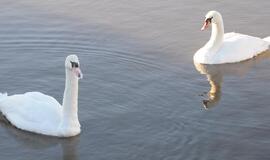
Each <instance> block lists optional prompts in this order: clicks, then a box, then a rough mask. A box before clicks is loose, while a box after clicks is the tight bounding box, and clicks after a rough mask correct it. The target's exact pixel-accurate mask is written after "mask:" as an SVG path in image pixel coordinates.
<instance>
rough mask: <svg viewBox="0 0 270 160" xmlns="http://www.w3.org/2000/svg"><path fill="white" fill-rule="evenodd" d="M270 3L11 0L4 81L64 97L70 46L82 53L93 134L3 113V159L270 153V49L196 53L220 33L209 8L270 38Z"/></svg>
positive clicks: (3, 44)
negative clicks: (201, 61) (201, 60)
mask: <svg viewBox="0 0 270 160" xmlns="http://www.w3.org/2000/svg"><path fill="white" fill-rule="evenodd" d="M269 8H270V1H267V0H257V1H253V0H237V1H235V0H227V1H202V0H198V1H195V0H169V1H162V0H147V1H135V0H129V1H124V0H118V1H115V0H99V1H93V0H90V1H88V0H77V1H72V0H58V1H53V0H50V1H35V0H28V1H15V0H6V1H0V55H1V56H0V62H1V69H0V75H1V76H0V81H1V83H0V92H8V93H9V94H17V93H24V92H28V91H40V92H43V93H45V94H49V95H51V96H53V97H55V98H56V99H57V100H58V101H59V102H61V101H62V94H63V91H64V60H65V57H66V56H67V55H69V54H77V55H78V56H79V58H80V62H81V68H82V72H83V73H84V79H82V80H81V81H80V93H79V120H80V122H81V125H82V133H81V134H80V135H79V136H77V137H74V138H68V139H63V138H52V137H47V136H40V135H36V134H32V133H29V132H24V131H21V130H17V129H16V128H14V127H12V126H11V125H10V124H7V123H5V122H1V123H0V124H1V125H0V140H1V142H0V159H5V160H29V159H39V160H48V159H64V160H180V159H181V160H182V159H185V160H198V159H200V160H217V159H218V160H228V159H230V160H254V159H259V160H263V159H269V158H270V152H269V149H270V123H269V122H270V105H269V104H270V89H269V88H270V70H269V68H270V53H265V54H263V55H262V56H259V57H257V58H256V59H253V60H249V61H246V62H242V63H238V64H226V65H196V66H195V65H194V64H193V54H194V53H195V52H196V50H197V49H199V48H200V47H201V46H203V45H204V43H205V42H206V41H207V40H208V39H209V36H210V32H209V31H206V32H201V31H200V28H201V25H202V22H203V19H204V15H205V13H206V12H207V11H208V10H211V9H215V10H218V11H220V12H221V13H222V14H223V18H224V23H225V31H227V32H230V31H235V32H241V33H245V34H249V35H253V36H258V37H266V36H269V35H270V31H269V28H270V21H269V19H270V10H269ZM236 54H241V53H236ZM196 68H197V69H196ZM210 84H211V85H212V87H214V89H213V90H214V92H212V91H210V89H211V87H210ZM203 102H205V105H204V104H203Z"/></svg>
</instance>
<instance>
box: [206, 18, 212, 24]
mask: <svg viewBox="0 0 270 160" xmlns="http://www.w3.org/2000/svg"><path fill="white" fill-rule="evenodd" d="M212 19H213V17H210V18H207V19H206V20H205V21H206V22H210V23H211V22H212Z"/></svg>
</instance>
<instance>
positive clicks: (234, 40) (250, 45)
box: [193, 11, 270, 64]
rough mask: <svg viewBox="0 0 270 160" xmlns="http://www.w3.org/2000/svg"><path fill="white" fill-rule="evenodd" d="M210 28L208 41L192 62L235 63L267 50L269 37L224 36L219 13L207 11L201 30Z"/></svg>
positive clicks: (269, 41) (231, 34)
mask: <svg viewBox="0 0 270 160" xmlns="http://www.w3.org/2000/svg"><path fill="white" fill-rule="evenodd" d="M210 25H211V26H212V33H211V38H210V40H209V41H208V42H207V43H206V44H205V45H204V46H203V47H202V48H200V49H199V50H198V51H197V52H196V53H195V54H194V57H193V59H194V61H195V62H196V63H202V64H221V63H235V62H240V61H244V60H247V59H250V58H252V57H254V56H256V55H258V54H260V53H262V52H263V51H266V50H268V49H269V45H270V37H267V38H264V39H261V38H258V37H253V36H249V35H244V34H240V33H234V32H230V33H226V34H224V26H223V19H222V16H221V14H220V13H219V12H217V11H209V12H208V13H207V14H206V16H205V21H204V24H203V27H202V28H201V30H205V29H207V28H208V27H209V26H210Z"/></svg>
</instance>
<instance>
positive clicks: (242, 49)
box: [214, 32, 269, 63]
mask: <svg viewBox="0 0 270 160" xmlns="http://www.w3.org/2000/svg"><path fill="white" fill-rule="evenodd" d="M268 47H269V43H268V42H267V41H265V40H263V39H261V38H258V37H253V36H249V35H244V34H239V33H234V32H231V33H226V34H225V35H224V41H223V44H222V47H221V48H220V49H219V51H218V53H216V56H215V60H214V61H215V62H218V63H233V62H240V61H244V60H247V59H250V58H253V57H255V56H256V55H258V54H260V53H262V52H263V51H266V50H267V49H268Z"/></svg>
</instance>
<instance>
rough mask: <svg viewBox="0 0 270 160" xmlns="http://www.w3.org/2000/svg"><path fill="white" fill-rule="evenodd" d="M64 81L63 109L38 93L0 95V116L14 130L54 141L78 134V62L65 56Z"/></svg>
mask: <svg viewBox="0 0 270 160" xmlns="http://www.w3.org/2000/svg"><path fill="white" fill-rule="evenodd" d="M65 70H66V81H65V90H64V97H63V105H61V104H59V103H58V102H57V101H56V99H55V98H53V97H51V96H48V95H45V94H43V93H40V92H27V93H24V94H15V95H11V96H8V95H7V94H3V93H2V94H1V95H0V112H1V113H2V114H3V116H4V117H5V118H6V119H7V120H8V121H9V122H10V123H11V124H12V125H14V126H15V127H16V128H19V129H22V130H25V131H30V132H34V133H37V134H43V135H48V136H57V137H71V136H75V135H78V134H79V133H80V132H81V129H80V123H79V120H78V81H79V79H80V78H82V73H81V70H80V65H79V59H78V57H77V56H76V55H69V56H67V58H66V61H65Z"/></svg>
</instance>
